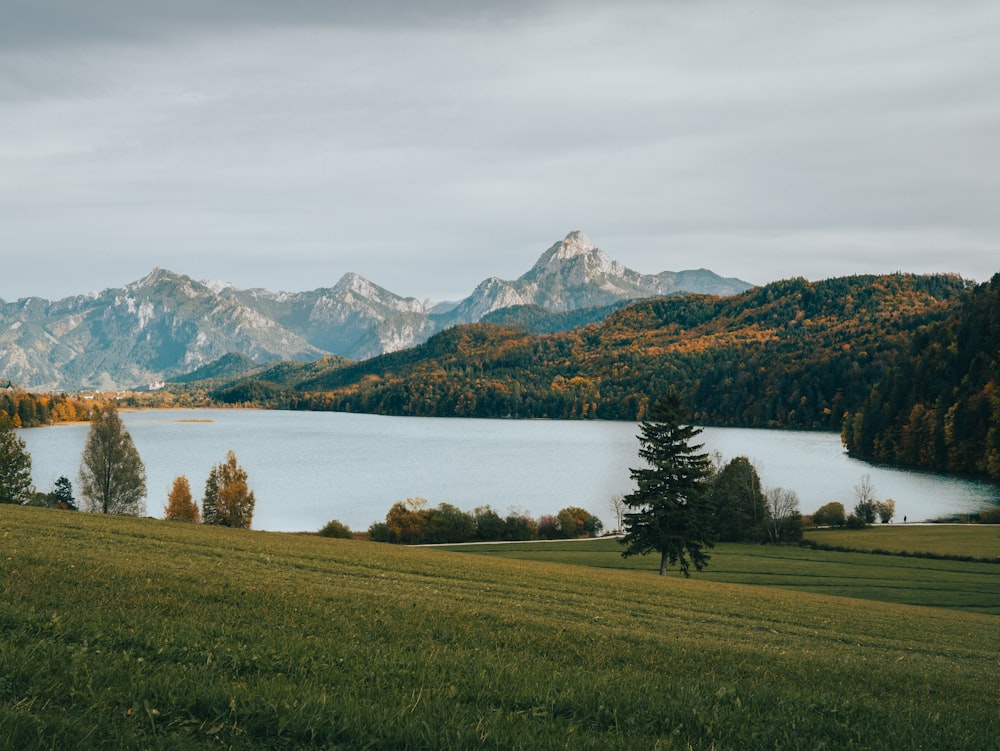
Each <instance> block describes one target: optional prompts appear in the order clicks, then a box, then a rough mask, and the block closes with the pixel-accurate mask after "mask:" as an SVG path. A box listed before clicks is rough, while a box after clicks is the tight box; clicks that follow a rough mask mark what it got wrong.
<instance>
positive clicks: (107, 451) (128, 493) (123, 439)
mask: <svg viewBox="0 0 1000 751" xmlns="http://www.w3.org/2000/svg"><path fill="white" fill-rule="evenodd" d="M80 492H81V495H82V497H83V500H84V506H85V508H86V509H87V510H88V511H93V512H95V513H100V514H129V515H132V516H138V515H139V514H142V513H143V512H144V511H145V510H146V504H145V502H144V499H145V497H146V467H145V466H144V465H143V463H142V459H141V458H140V457H139V452H138V451H137V450H136V448H135V444H134V443H133V442H132V436H131V435H129V432H128V431H127V430H126V429H125V424H124V423H123V422H122V420H121V418H120V417H119V416H118V410H117V409H115V406H114V404H107V405H104V406H99V407H96V408H95V409H94V413H93V416H92V418H91V421H90V432H89V433H88V434H87V442H86V443H85V444H84V447H83V458H82V461H81V462H80Z"/></svg>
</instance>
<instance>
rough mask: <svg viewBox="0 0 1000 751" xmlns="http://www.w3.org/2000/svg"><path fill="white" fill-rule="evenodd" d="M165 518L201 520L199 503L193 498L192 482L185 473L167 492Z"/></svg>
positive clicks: (182, 520)
mask: <svg viewBox="0 0 1000 751" xmlns="http://www.w3.org/2000/svg"><path fill="white" fill-rule="evenodd" d="M163 518H164V519H172V520H174V521H180V522H194V523H195V524H197V523H198V522H200V521H201V512H200V511H199V510H198V504H197V503H195V502H194V499H192V498H191V483H189V482H188V479H187V478H186V477H185V476H184V475H181V476H180V477H177V478H175V479H174V484H173V486H172V487H171V488H170V493H168V494H167V507H166V508H165V509H164V512H163Z"/></svg>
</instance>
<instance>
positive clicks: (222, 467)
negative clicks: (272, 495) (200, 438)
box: [202, 451, 256, 529]
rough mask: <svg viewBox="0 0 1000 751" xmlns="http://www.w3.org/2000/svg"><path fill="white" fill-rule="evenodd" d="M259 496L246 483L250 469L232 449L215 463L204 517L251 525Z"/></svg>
mask: <svg viewBox="0 0 1000 751" xmlns="http://www.w3.org/2000/svg"><path fill="white" fill-rule="evenodd" d="M255 503H256V499H255V498H254V494H253V491H252V490H250V487H249V485H247V473H246V470H245V469H243V467H241V466H240V465H239V463H237V461H236V454H235V453H234V452H232V451H230V452H228V453H227V454H226V460H225V461H224V462H221V463H219V464H216V465H215V466H214V467H212V471H211V472H210V473H209V475H208V480H207V481H206V483H205V498H204V499H203V500H202V519H203V520H204V522H205V524H218V525H220V526H223V527H239V528H243V529H249V528H250V523H251V522H252V521H253V509H254V504H255Z"/></svg>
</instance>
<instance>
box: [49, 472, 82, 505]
mask: <svg viewBox="0 0 1000 751" xmlns="http://www.w3.org/2000/svg"><path fill="white" fill-rule="evenodd" d="M51 495H52V505H53V506H54V507H55V508H61V509H66V510H67V511H76V499H75V498H73V483H71V482H70V481H69V478H68V477H66V476H65V475H63V476H60V477H59V479H57V480H56V482H55V484H54V485H53V486H52V494H51Z"/></svg>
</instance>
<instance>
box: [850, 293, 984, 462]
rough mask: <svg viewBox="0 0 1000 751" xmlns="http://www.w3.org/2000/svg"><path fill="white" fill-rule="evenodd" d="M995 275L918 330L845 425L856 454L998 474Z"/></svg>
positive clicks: (876, 458)
mask: <svg viewBox="0 0 1000 751" xmlns="http://www.w3.org/2000/svg"><path fill="white" fill-rule="evenodd" d="M998 381H1000V274H997V275H996V276H994V277H993V279H992V280H990V281H989V282H988V283H986V284H983V285H980V286H978V287H976V288H975V289H974V290H973V291H972V292H971V294H969V295H967V296H966V297H965V298H964V301H963V304H962V305H961V307H960V308H958V309H956V310H954V311H953V312H952V314H951V315H950V316H948V318H946V319H945V320H943V321H940V322H938V323H936V324H933V325H931V326H928V327H927V328H925V329H922V330H921V331H919V332H918V333H917V335H916V336H915V337H914V338H913V340H912V341H911V342H910V346H909V347H908V348H907V349H906V351H905V352H901V353H900V354H899V355H898V356H897V357H896V358H895V359H894V360H893V362H892V363H891V366H890V368H889V370H888V371H887V373H886V376H885V378H884V379H882V380H881V381H880V382H878V383H876V384H875V385H874V386H873V388H872V390H871V392H870V393H869V394H868V396H867V398H866V399H865V400H864V401H863V402H862V403H861V404H860V405H858V407H857V408H856V409H854V410H852V414H851V415H850V417H849V419H848V420H847V421H846V422H845V425H844V439H845V443H846V444H847V447H848V450H849V451H850V452H851V453H852V454H855V455H856V456H859V457H862V458H865V459H870V460H876V461H885V462H890V463H895V464H903V465H909V466H915V467H923V468H927V469H935V470H942V471H949V472H971V473H976V474H986V475H988V476H989V477H991V478H993V479H994V480H1000V385H998Z"/></svg>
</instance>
